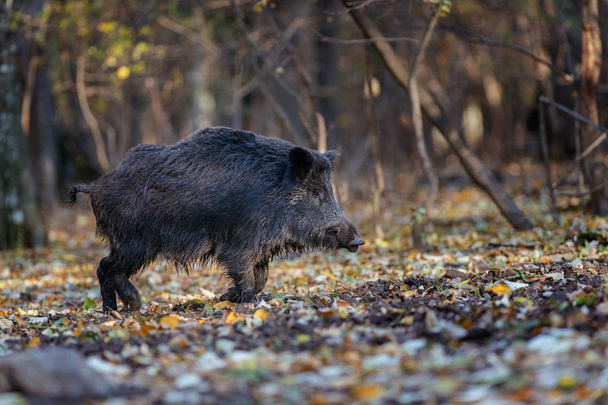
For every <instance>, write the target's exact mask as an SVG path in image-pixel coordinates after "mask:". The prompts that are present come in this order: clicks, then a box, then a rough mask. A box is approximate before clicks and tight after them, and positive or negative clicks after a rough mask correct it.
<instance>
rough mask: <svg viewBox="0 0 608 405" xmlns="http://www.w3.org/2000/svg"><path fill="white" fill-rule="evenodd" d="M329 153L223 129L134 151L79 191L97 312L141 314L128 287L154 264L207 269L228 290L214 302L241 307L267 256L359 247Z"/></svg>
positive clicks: (257, 287)
mask: <svg viewBox="0 0 608 405" xmlns="http://www.w3.org/2000/svg"><path fill="white" fill-rule="evenodd" d="M337 156H338V155H337V152H335V151H330V152H327V153H325V154H321V153H318V152H316V151H312V150H309V149H304V148H299V147H297V146H295V145H293V144H291V143H289V142H286V141H282V140H276V139H269V138H266V137H263V136H261V135H257V134H254V133H253V132H247V131H239V130H234V129H230V128H224V127H214V128H206V129H202V130H198V131H197V132H195V133H194V134H192V135H190V136H189V137H188V138H187V139H184V140H183V141H180V142H178V143H176V144H174V145H170V146H160V145H139V146H136V147H134V148H132V149H131V150H130V151H129V152H128V153H127V155H126V156H125V158H124V160H123V161H122V162H121V164H120V166H119V167H118V168H117V169H116V170H115V171H113V172H111V173H108V174H106V175H105V176H102V177H100V178H99V179H97V180H96V181H94V182H93V183H91V184H90V185H89V186H74V187H72V188H70V192H69V200H68V202H69V203H72V204H73V203H74V202H75V201H76V194H77V193H78V192H84V193H89V194H90V196H91V205H92V207H93V211H94V213H95V218H96V220H97V233H98V235H99V236H101V237H102V238H104V239H106V240H107V241H108V242H109V245H110V254H109V255H108V256H107V257H105V258H104V259H102V260H101V262H100V265H99V268H98V270H97V275H98V277H99V282H100V287H101V295H102V298H103V305H104V308H105V309H116V294H118V296H119V297H120V299H121V300H122V301H123V303H124V304H125V308H126V309H127V310H132V311H136V310H138V309H139V308H140V306H141V300H140V297H139V293H138V292H137V289H136V288H135V287H134V286H133V285H132V284H131V283H130V281H129V279H130V278H131V277H132V276H133V275H134V274H136V273H137V272H138V271H140V270H141V269H142V268H144V267H145V266H146V265H148V264H149V263H150V262H151V261H153V260H154V259H155V258H156V257H158V256H160V257H163V258H165V259H167V260H168V261H170V262H172V263H174V264H175V265H176V266H177V267H178V268H180V269H188V267H189V266H190V265H191V264H193V263H197V262H205V261H215V262H217V263H218V264H219V265H221V266H222V267H223V268H224V269H225V270H226V273H227V275H228V276H229V277H230V278H231V280H232V282H233V284H234V285H233V287H231V288H230V289H229V291H228V292H227V293H226V294H224V295H223V296H222V297H221V298H222V299H227V300H231V301H235V302H251V301H253V300H255V297H256V294H258V293H259V292H261V291H262V289H263V288H264V285H265V284H266V280H267V278H268V263H269V261H270V260H271V259H272V258H274V257H275V256H277V255H282V254H285V253H289V252H294V251H301V250H306V249H316V248H327V249H337V248H341V247H345V248H348V249H349V250H351V251H355V250H356V248H357V247H358V245H361V244H362V243H363V241H362V240H361V239H360V238H359V236H358V235H357V232H356V230H355V228H354V227H353V225H351V224H350V222H348V220H347V219H346V217H345V216H344V213H343V212H342V210H341V209H340V207H339V206H338V204H337V202H336V201H335V199H334V197H333V191H332V188H331V173H332V171H333V166H334V163H335V160H336V158H337Z"/></svg>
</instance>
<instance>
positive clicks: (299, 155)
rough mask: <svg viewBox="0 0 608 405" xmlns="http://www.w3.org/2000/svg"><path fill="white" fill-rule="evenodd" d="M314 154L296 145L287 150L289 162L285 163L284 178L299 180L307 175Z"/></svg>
mask: <svg viewBox="0 0 608 405" xmlns="http://www.w3.org/2000/svg"><path fill="white" fill-rule="evenodd" d="M314 159H315V158H314V156H313V155H312V153H310V152H309V151H308V150H306V149H304V148H300V147H298V146H296V147H295V148H293V149H292V150H291V151H290V152H289V163H288V164H287V172H286V173H285V178H286V179H287V180H288V181H291V182H294V183H296V182H300V181H302V180H304V179H305V178H306V176H308V173H310V169H312V164H313V162H314Z"/></svg>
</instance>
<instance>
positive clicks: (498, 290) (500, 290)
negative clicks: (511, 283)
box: [490, 283, 511, 296]
mask: <svg viewBox="0 0 608 405" xmlns="http://www.w3.org/2000/svg"><path fill="white" fill-rule="evenodd" d="M490 291H492V292H493V293H494V294H496V295H500V296H503V295H511V289H510V288H509V287H508V286H506V285H504V284H503V283H498V284H496V285H495V286H494V287H492V288H490Z"/></svg>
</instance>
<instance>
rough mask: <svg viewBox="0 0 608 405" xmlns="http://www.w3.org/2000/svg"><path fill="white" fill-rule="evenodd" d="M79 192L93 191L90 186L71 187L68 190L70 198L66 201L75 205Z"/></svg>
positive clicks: (88, 192)
mask: <svg viewBox="0 0 608 405" xmlns="http://www.w3.org/2000/svg"><path fill="white" fill-rule="evenodd" d="M78 193H87V194H90V193H91V187H90V186H72V187H70V191H69V192H68V199H67V201H66V203H67V204H70V205H74V203H75V202H76V194H78Z"/></svg>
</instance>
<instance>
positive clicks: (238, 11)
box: [230, 0, 312, 144]
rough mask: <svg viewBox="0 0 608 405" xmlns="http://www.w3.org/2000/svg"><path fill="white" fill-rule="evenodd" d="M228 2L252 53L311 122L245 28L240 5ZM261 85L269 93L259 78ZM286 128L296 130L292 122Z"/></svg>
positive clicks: (298, 100)
mask: <svg viewBox="0 0 608 405" xmlns="http://www.w3.org/2000/svg"><path fill="white" fill-rule="evenodd" d="M230 4H231V5H232V8H233V9H234V11H235V13H236V17H237V21H238V23H239V26H240V27H241V30H242V31H243V35H244V36H245V39H246V40H247V43H248V44H249V48H250V49H251V51H252V52H253V54H255V56H257V57H258V58H260V59H261V60H262V62H263V63H264V65H265V66H266V67H267V68H268V73H269V74H270V75H271V76H272V78H273V79H274V80H275V81H276V82H277V83H278V84H279V86H281V88H282V89H283V90H285V92H286V93H287V94H288V95H290V96H291V98H292V99H293V100H294V102H295V103H296V104H297V105H298V108H299V109H300V110H301V111H303V112H304V113H305V116H306V118H307V120H309V122H312V119H310V117H308V114H307V113H306V108H305V107H304V105H303V104H302V100H300V97H298V95H297V93H296V92H295V91H294V90H293V89H292V88H291V87H289V86H288V85H287V83H285V81H284V80H282V79H281V78H280V77H279V76H278V75H277V73H276V71H275V68H274V67H273V66H272V64H271V63H270V62H269V61H268V59H267V58H266V57H265V55H264V52H263V51H262V50H261V49H260V47H259V46H258V44H257V43H256V42H255V40H254V39H253V37H252V36H251V33H250V32H249V29H248V28H247V25H246V24H245V20H244V18H243V14H242V12H241V8H240V6H239V5H238V4H237V3H236V1H235V0H230ZM254 65H255V61H254ZM258 75H259V68H258ZM262 85H263V86H264V87H265V89H264V88H263V89H262V90H263V91H264V93H265V94H268V95H270V93H269V89H268V86H266V85H265V84H263V80H260V86H262ZM273 100H274V98H273ZM275 107H279V108H280V109H281V110H282V111H283V112H284V113H285V111H284V110H283V107H282V106H280V105H279V104H276V106H275ZM284 118H287V119H288V118H289V116H288V115H287V114H286V113H285V115H284ZM288 129H291V130H293V131H296V130H295V127H294V126H293V125H292V124H290V125H289V126H288ZM292 135H293V136H294V137H295V138H296V139H297V140H298V141H299V142H300V144H305V142H302V141H303V138H302V137H301V136H300V135H299V132H297V131H296V132H294V133H293V134H292Z"/></svg>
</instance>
